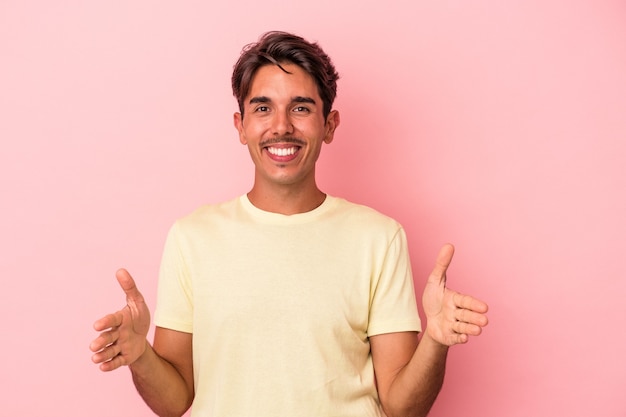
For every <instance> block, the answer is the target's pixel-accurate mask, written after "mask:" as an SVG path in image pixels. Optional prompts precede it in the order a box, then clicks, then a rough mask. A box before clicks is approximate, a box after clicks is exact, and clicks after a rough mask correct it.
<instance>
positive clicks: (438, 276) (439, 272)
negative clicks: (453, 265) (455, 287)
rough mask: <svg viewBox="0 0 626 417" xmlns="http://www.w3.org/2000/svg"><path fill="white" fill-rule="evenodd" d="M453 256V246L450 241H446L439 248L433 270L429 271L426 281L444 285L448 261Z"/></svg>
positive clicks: (450, 260)
mask: <svg viewBox="0 0 626 417" xmlns="http://www.w3.org/2000/svg"><path fill="white" fill-rule="evenodd" d="M453 256H454V246H452V245H451V244H450V243H446V244H445V245H443V247H442V248H441V249H440V250H439V255H437V260H436V261H435V267H434V268H433V271H432V272H431V273H430V277H429V278H428V281H430V282H431V283H433V284H437V285H444V286H445V285H446V272H447V271H448V267H449V266H450V262H452V257H453Z"/></svg>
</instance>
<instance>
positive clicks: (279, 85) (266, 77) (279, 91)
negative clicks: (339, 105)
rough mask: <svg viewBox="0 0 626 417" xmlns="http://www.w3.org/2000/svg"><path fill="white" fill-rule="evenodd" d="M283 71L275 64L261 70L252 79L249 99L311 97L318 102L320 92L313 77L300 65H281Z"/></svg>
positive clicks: (265, 66)
mask: <svg viewBox="0 0 626 417" xmlns="http://www.w3.org/2000/svg"><path fill="white" fill-rule="evenodd" d="M280 65H281V67H282V68H284V69H285V70H286V71H288V72H285V71H283V70H282V69H281V68H280V67H278V66H277V65H274V64H268V65H264V66H262V67H261V68H259V69H258V70H257V72H256V74H254V77H253V78H252V83H251V85H250V91H249V93H248V98H251V97H257V96H266V97H269V98H275V99H278V98H281V97H284V98H292V97H295V96H302V97H311V98H313V99H315V100H316V102H318V100H319V92H318V90H317V84H316V83H315V80H314V79H313V77H312V76H311V75H310V74H309V73H307V72H306V71H305V70H304V69H302V68H301V67H300V66H299V65H296V64H292V63H281V64H280Z"/></svg>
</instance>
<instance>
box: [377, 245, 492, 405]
mask: <svg viewBox="0 0 626 417" xmlns="http://www.w3.org/2000/svg"><path fill="white" fill-rule="evenodd" d="M453 254H454V248H453V247H452V245H446V246H444V247H443V249H442V250H441V252H440V253H439V256H438V258H437V263H436V265H435V268H434V270H433V272H432V273H431V274H430V276H429V278H428V282H427V284H426V288H425V289H424V294H423V297H422V302H423V306H424V312H425V314H426V319H427V325H426V330H425V332H424V335H423V336H422V338H421V340H420V341H419V343H418V339H417V336H416V334H415V333H414V332H403V333H390V334H383V335H377V336H372V337H371V338H370V343H371V351H372V359H373V362H374V370H375V372H376V380H377V382H378V393H379V397H380V401H381V404H382V407H383V410H384V411H385V413H386V414H387V415H388V416H389V417H393V416H396V415H401V416H425V415H426V414H428V411H429V410H430V408H431V407H432V405H433V403H434V402H435V399H436V398H437V395H438V394H439V391H440V389H441V386H442V384H443V378H444V374H445V364H446V357H447V353H448V347H449V346H452V345H454V344H457V343H466V342H467V340H468V337H469V336H470V335H471V336H477V335H479V334H480V333H481V330H482V327H484V326H486V325H487V316H486V315H485V313H486V312H487V304H485V303H484V302H482V301H480V300H477V299H475V298H473V297H470V296H468V295H462V294H459V293H457V292H455V291H452V290H450V289H448V288H446V271H447V269H448V266H449V265H450V261H451V260H452V255H453Z"/></svg>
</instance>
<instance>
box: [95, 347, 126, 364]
mask: <svg viewBox="0 0 626 417" xmlns="http://www.w3.org/2000/svg"><path fill="white" fill-rule="evenodd" d="M120 352H121V349H120V348H119V347H118V346H117V344H113V345H110V346H108V347H106V348H105V349H102V350H100V351H98V352H96V353H95V354H93V355H92V356H91V360H92V361H93V363H104V362H108V361H110V360H111V359H113V358H115V357H116V356H117V355H119V353H120Z"/></svg>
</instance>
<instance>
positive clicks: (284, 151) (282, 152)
mask: <svg viewBox="0 0 626 417" xmlns="http://www.w3.org/2000/svg"><path fill="white" fill-rule="evenodd" d="M298 149H300V148H299V147H298V146H292V147H289V148H275V147H273V146H270V147H268V148H267V152H269V153H270V154H272V155H274V156H290V155H293V154H295V153H296V152H297V151H298Z"/></svg>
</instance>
